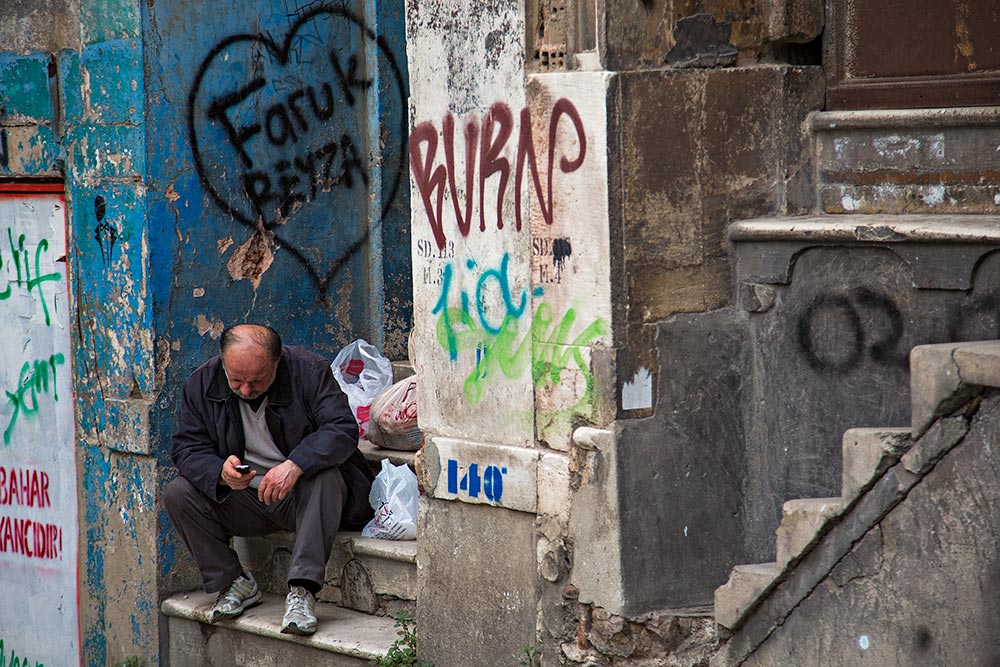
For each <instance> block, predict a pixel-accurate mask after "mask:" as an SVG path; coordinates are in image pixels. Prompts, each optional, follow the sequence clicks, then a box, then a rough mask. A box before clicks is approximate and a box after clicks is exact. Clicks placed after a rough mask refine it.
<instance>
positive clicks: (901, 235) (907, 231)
mask: <svg viewBox="0 0 1000 667" xmlns="http://www.w3.org/2000/svg"><path fill="white" fill-rule="evenodd" d="M728 235H729V240H730V241H731V242H744V241H790V242H796V243H801V242H810V243H837V244H843V243H865V244H870V243H872V242H877V243H985V244H1000V215H938V214H911V215H877V214H876V215H815V216H803V217H799V218H760V219H756V220H741V221H738V222H734V223H732V224H731V225H729V230H728Z"/></svg>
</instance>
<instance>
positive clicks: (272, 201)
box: [188, 6, 407, 295]
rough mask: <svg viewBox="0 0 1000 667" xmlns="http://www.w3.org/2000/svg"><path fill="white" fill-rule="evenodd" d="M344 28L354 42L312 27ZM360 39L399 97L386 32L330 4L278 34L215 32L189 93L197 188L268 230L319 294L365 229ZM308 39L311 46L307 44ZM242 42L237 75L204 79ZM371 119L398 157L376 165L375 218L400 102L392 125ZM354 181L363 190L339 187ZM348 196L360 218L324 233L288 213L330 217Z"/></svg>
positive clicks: (392, 185) (229, 61)
mask: <svg viewBox="0 0 1000 667" xmlns="http://www.w3.org/2000/svg"><path fill="white" fill-rule="evenodd" d="M321 21H323V22H322V23H321ZM330 21H335V22H337V24H336V26H331V25H330ZM318 28H322V30H318ZM338 28H341V29H338ZM345 31H350V32H352V33H353V34H354V35H356V36H357V40H356V41H355V40H349V41H350V42H351V43H353V44H354V47H355V50H354V52H353V53H350V54H347V53H341V52H340V50H341V49H342V48H350V47H345V46H344V45H343V43H342V40H340V41H336V42H334V41H332V38H327V40H326V43H325V44H324V43H323V42H318V41H317V40H316V39H315V35H338V34H340V35H341V36H343V35H342V33H344V32H345ZM303 36H305V37H306V38H305V39H304V38H303ZM371 44H373V45H374V46H375V49H374V50H375V51H377V53H378V59H379V61H380V62H381V63H382V64H383V66H384V68H385V69H387V72H388V73H387V75H385V76H383V79H382V81H383V84H382V85H381V86H380V87H379V92H380V94H381V95H384V96H385V98H384V99H381V100H380V104H381V105H382V106H384V107H385V106H388V107H391V106H393V105H394V106H395V107H396V108H398V109H405V107H406V85H405V82H404V79H403V75H402V71H401V69H400V66H399V65H398V64H397V60H396V58H395V56H394V54H393V53H392V51H391V49H390V48H389V46H388V43H387V42H386V40H385V38H384V37H382V36H381V35H377V34H376V33H375V32H374V31H373V30H372V29H371V28H369V27H368V26H366V25H365V24H364V23H363V22H362V20H361V19H359V18H358V17H357V16H355V15H354V14H352V13H350V12H349V11H348V10H346V9H344V8H342V7H329V6H324V7H320V8H318V9H315V10H313V11H310V12H307V13H305V14H303V15H302V16H301V18H299V19H298V20H297V21H295V22H294V23H293V24H292V25H291V27H290V28H289V30H288V33H287V34H286V35H285V37H284V40H283V41H278V40H275V39H272V38H271V37H270V36H269V35H262V34H238V35H233V36H231V37H229V38H227V39H225V40H223V41H221V42H220V43H218V44H217V45H216V46H215V48H213V49H212V51H211V52H210V53H209V54H208V56H207V57H206V58H205V59H204V61H203V62H202V64H201V66H200V68H199V70H198V72H197V74H196V76H195V79H194V82H193V84H192V87H191V90H190V93H189V96H188V131H189V137H190V141H191V149H192V152H193V156H194V161H195V167H196V169H197V172H198V175H199V177H200V179H201V182H202V185H203V186H204V188H205V190H206V191H207V192H208V194H209V195H210V197H211V198H212V199H213V200H214V201H215V203H216V204H217V205H218V206H219V207H220V208H221V209H222V210H224V211H226V212H227V213H229V214H230V215H232V216H233V218H235V219H236V220H238V221H239V222H241V223H242V224H244V225H245V226H247V227H250V228H256V227H257V225H258V224H261V225H262V226H263V227H264V228H265V229H268V230H270V231H271V232H272V233H273V234H274V238H275V241H276V242H277V243H278V244H279V245H280V246H281V247H282V249H284V250H285V251H287V252H289V253H290V254H291V255H292V256H293V257H295V259H296V260H297V261H299V262H300V263H301V264H302V265H303V266H304V267H305V269H306V270H307V272H308V273H309V276H310V277H311V278H312V280H313V281H314V283H315V284H316V286H317V288H318V290H319V292H320V295H323V294H325V292H326V290H327V288H328V287H329V285H330V282H331V281H332V279H333V277H334V276H335V275H336V273H337V272H338V271H339V269H340V267H341V266H342V265H343V263H344V262H345V261H346V260H347V259H349V258H350V257H351V256H353V255H354V254H355V253H357V252H358V251H359V250H360V249H361V248H363V247H364V246H365V244H366V242H367V239H368V237H369V234H370V230H369V228H368V225H367V224H365V221H366V220H367V217H368V216H367V215H366V213H365V209H364V206H363V204H362V202H366V201H367V200H368V196H366V195H367V193H368V190H369V187H370V186H371V184H372V178H373V174H371V173H369V171H368V169H369V167H368V164H369V163H370V162H373V161H375V156H371V155H368V154H367V152H368V151H369V150H371V149H370V148H368V146H367V144H368V142H367V140H365V139H364V138H363V137H360V138H359V137H355V136H352V134H351V132H352V131H353V130H357V129H359V128H364V127H367V125H368V123H369V122H370V119H368V118H367V115H366V114H367V108H366V105H365V98H366V96H367V95H368V94H369V93H371V92H372V91H373V90H374V88H373V81H372V80H371V79H369V78H365V77H364V76H363V75H362V74H361V72H362V62H363V58H364V55H363V54H364V52H365V51H366V50H367V45H371ZM309 49H312V50H313V51H314V53H312V54H307V53H306V51H307V50H309ZM244 53H245V54H247V55H246V58H247V72H248V74H249V76H247V78H245V79H244V80H243V81H245V83H243V84H242V85H241V86H239V87H236V86H233V87H232V88H230V89H226V90H209V89H208V88H209V86H210V85H218V83H219V82H220V81H221V82H223V85H225V84H226V82H228V80H229V79H227V77H226V76H223V75H222V69H221V68H222V67H223V66H226V67H229V68H231V67H232V66H233V63H234V62H237V63H238V58H240V57H243V54H244ZM234 54H235V55H234ZM213 66H216V67H215V69H213ZM381 129H382V140H383V142H398V146H399V159H398V160H397V161H396V162H395V163H394V164H382V165H381V166H380V169H381V172H382V177H381V182H382V184H383V187H382V211H381V216H382V217H383V218H384V217H385V215H386V213H387V212H388V211H389V209H390V207H391V206H392V204H393V202H394V200H395V198H396V196H397V193H398V191H399V189H400V187H401V183H402V177H403V175H404V173H405V170H406V166H407V154H406V146H407V120H406V114H405V113H401V114H400V119H399V124H398V126H397V127H383V128H381ZM362 187H363V188H364V192H360V193H355V194H353V195H349V194H348V191H350V190H355V189H357V188H362ZM352 206H353V207H354V208H355V209H357V208H359V207H360V211H358V212H357V213H358V215H356V216H354V217H355V218H360V220H358V219H350V220H345V221H344V222H343V223H342V225H344V227H345V228H344V229H342V230H338V231H339V233H338V234H336V235H327V237H326V238H332V239H334V243H332V244H331V243H327V244H321V243H318V242H317V241H316V239H315V238H313V236H314V235H315V232H312V233H310V230H309V229H308V228H307V227H306V226H305V225H301V224H300V225H298V226H296V224H295V220H296V217H301V218H302V219H306V220H308V219H318V218H323V219H329V217H330V216H331V214H332V215H333V216H334V220H336V214H337V213H340V214H342V215H344V214H347V215H351V214H352V211H351V207H352ZM314 226H315V225H314ZM307 251H308V256H307Z"/></svg>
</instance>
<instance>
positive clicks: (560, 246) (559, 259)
mask: <svg viewBox="0 0 1000 667" xmlns="http://www.w3.org/2000/svg"><path fill="white" fill-rule="evenodd" d="M572 254H573V246H571V245H570V242H569V239H553V240H552V265H553V266H554V267H556V279H557V280H558V281H562V271H563V267H564V266H565V265H566V260H567V259H568V258H569V256H570V255H572Z"/></svg>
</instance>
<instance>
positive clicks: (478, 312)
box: [432, 254, 608, 407]
mask: <svg viewBox="0 0 1000 667" xmlns="http://www.w3.org/2000/svg"><path fill="white" fill-rule="evenodd" d="M508 263H509V257H508V255H507V254H504V256H503V259H502V260H501V262H500V267H499V268H498V269H490V270H488V271H484V272H483V273H482V274H481V275H480V277H479V280H478V281H477V284H476V294H475V304H476V307H475V311H474V314H473V309H472V308H470V304H469V296H468V294H466V292H464V291H463V292H462V293H461V295H460V299H461V303H462V305H461V306H460V307H459V306H448V305H447V303H448V294H449V292H450V291H451V281H452V267H451V265H450V264H449V265H448V266H446V267H445V271H444V275H443V279H442V285H441V296H440V298H439V299H438V303H437V305H436V306H435V308H434V310H433V312H432V314H436V315H438V319H437V324H436V328H435V334H436V337H437V341H438V344H439V345H440V346H441V347H442V348H443V349H444V350H446V351H447V352H448V355H449V357H450V358H451V359H452V361H454V360H456V359H457V358H458V354H459V352H463V351H466V352H471V351H475V352H476V357H477V358H476V367H475V368H474V369H473V370H472V372H471V373H469V375H468V376H467V377H466V378H465V382H464V385H463V390H464V392H465V397H466V398H467V399H468V401H469V403H472V404H476V403H478V402H479V401H481V400H482V398H483V395H484V393H485V391H486V389H487V388H488V387H489V385H490V383H491V382H492V381H493V380H494V379H495V378H498V377H500V376H501V375H502V376H505V377H507V378H509V379H516V378H519V377H523V376H524V374H525V373H527V372H528V371H529V370H530V372H531V380H532V383H533V384H534V386H536V387H544V386H547V385H554V384H556V383H558V382H559V379H560V377H561V376H562V373H563V372H564V371H565V370H566V369H567V368H568V367H569V365H570V362H573V363H574V364H575V365H576V367H577V368H578V369H579V370H581V371H583V375H584V377H585V379H586V383H587V384H586V388H585V390H584V392H583V394H582V396H581V397H580V400H579V401H578V402H577V404H576V405H577V406H578V405H582V404H585V403H586V402H588V401H589V400H590V398H591V395H592V393H593V377H592V376H591V373H590V368H589V365H588V364H587V362H586V360H585V359H584V358H583V347H584V346H586V345H589V344H590V343H591V342H593V341H594V340H596V339H599V338H601V337H602V336H605V335H606V334H607V333H608V327H607V322H606V321H605V320H604V319H602V318H597V319H595V320H594V321H593V322H591V323H590V324H588V325H587V326H586V327H585V328H584V329H583V331H581V332H580V333H579V334H578V335H576V336H575V337H574V338H573V339H572V340H570V335H571V331H572V330H573V325H574V324H575V323H576V319H577V312H576V309H575V308H569V309H567V310H566V312H565V313H564V314H563V316H562V318H561V319H560V320H559V322H558V323H555V324H553V322H554V316H553V311H552V306H551V305H549V304H548V303H546V302H542V303H540V304H539V305H538V307H537V308H536V309H535V312H534V313H533V315H532V317H531V324H530V326H529V327H528V330H527V332H526V333H525V334H524V335H522V332H521V320H522V318H523V315H524V314H525V312H526V310H527V308H526V306H527V293H526V292H525V291H524V290H522V291H521V293H520V294H519V295H518V298H515V297H514V295H513V292H512V290H511V288H510V280H509V274H508ZM468 267H469V268H470V269H473V268H475V262H473V261H471V260H470V261H469V263H468ZM488 280H493V281H496V283H497V286H498V287H499V289H500V295H501V297H502V299H503V302H504V306H505V314H504V318H503V321H502V322H501V323H500V325H499V326H496V325H494V324H492V323H491V322H489V320H488V318H487V317H486V313H485V307H484V303H483V288H484V286H485V285H486V282H487V281H488ZM543 293H544V292H543V290H542V288H541V287H536V288H535V289H534V291H533V294H534V296H536V297H539V296H542V295H543ZM574 407H576V406H574Z"/></svg>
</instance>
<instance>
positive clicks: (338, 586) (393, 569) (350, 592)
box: [234, 532, 417, 616]
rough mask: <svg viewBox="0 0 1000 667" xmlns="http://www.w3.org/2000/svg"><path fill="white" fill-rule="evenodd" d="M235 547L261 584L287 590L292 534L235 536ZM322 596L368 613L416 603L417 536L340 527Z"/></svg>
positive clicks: (408, 607) (391, 611)
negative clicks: (390, 536)
mask: <svg viewBox="0 0 1000 667" xmlns="http://www.w3.org/2000/svg"><path fill="white" fill-rule="evenodd" d="M234 542H235V548H236V551H237V553H239V554H240V558H241V559H242V560H243V563H244V564H245V565H246V566H247V568H248V569H249V570H250V571H251V572H253V574H254V577H255V578H256V579H257V581H258V583H259V585H260V587H261V589H262V590H264V591H265V592H268V593H271V594H274V595H282V596H283V595H284V593H285V591H286V590H287V588H286V581H285V573H286V572H287V571H288V563H289V559H290V557H291V551H292V545H293V543H294V535H293V534H292V533H275V534H274V535H269V536H267V537H258V538H236V539H235V540H234ZM318 597H319V599H320V600H322V601H325V602H332V603H334V604H337V605H340V606H342V607H345V608H348V609H353V610H356V611H361V612H364V613H366V614H376V615H382V616H394V615H395V614H396V612H398V611H409V612H410V613H411V614H412V613H414V611H415V609H416V597H417V542H416V541H415V540H410V541H394V540H377V539H374V538H369V537H361V533H357V532H342V533H340V534H339V535H338V536H337V541H336V542H335V544H334V550H333V553H332V554H331V556H330V560H329V561H328V562H327V565H326V585H325V586H324V587H323V590H321V591H320V593H319V596H318Z"/></svg>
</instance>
